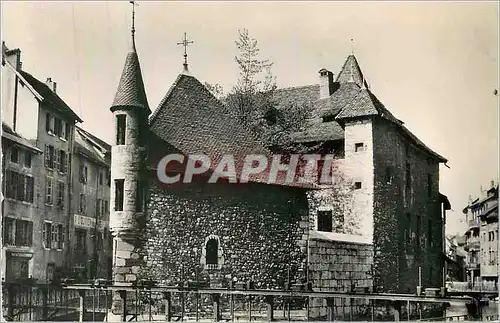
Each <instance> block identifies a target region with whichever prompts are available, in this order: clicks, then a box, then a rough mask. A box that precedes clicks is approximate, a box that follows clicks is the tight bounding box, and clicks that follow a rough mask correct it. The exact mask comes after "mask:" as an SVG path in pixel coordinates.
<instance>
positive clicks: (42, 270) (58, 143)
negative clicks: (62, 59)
mask: <svg viewBox="0 0 500 323" xmlns="http://www.w3.org/2000/svg"><path fill="white" fill-rule="evenodd" d="M56 85H57V84H56V83H55V82H53V81H52V80H51V79H50V78H48V79H47V81H46V82H41V81H39V80H38V79H37V78H35V77H34V76H33V75H31V74H29V73H28V72H26V71H25V70H23V69H22V64H21V51H20V50H19V49H14V50H9V49H8V48H7V46H6V45H5V43H2V119H3V124H2V127H3V130H4V134H3V135H2V147H5V150H4V151H3V161H4V166H5V168H4V170H6V173H5V174H4V175H5V176H4V177H3V178H4V179H5V181H4V182H3V184H4V187H3V189H2V192H3V194H4V196H5V197H6V199H5V201H3V202H2V203H3V204H2V205H3V208H4V211H5V212H2V216H3V219H2V221H3V226H4V228H5V231H4V234H8V236H9V239H8V240H4V248H3V249H2V250H3V251H2V252H3V253H4V255H5V256H7V257H3V258H2V259H5V260H3V263H2V274H3V275H2V277H5V278H6V279H9V275H10V274H9V273H18V274H19V275H22V276H23V277H31V278H33V279H36V280H38V281H41V282H44V281H47V280H52V279H54V278H55V277H57V276H59V277H61V276H70V275H71V273H72V269H73V268H72V267H73V265H72V260H76V259H77V258H73V259H72V258H71V256H72V254H73V253H72V252H71V250H72V249H73V248H74V247H73V245H74V244H75V243H74V242H75V241H76V240H77V239H76V236H75V232H73V228H74V223H75V221H74V219H75V214H77V213H76V212H74V209H73V205H74V204H75V203H76V202H75V200H74V194H73V193H72V192H71V189H70V188H71V187H76V188H79V186H78V185H72V183H74V176H73V174H74V173H75V169H74V167H75V166H74V165H75V160H79V161H80V160H82V157H86V156H88V155H92V154H94V155H99V158H97V159H98V162H99V163H100V164H99V165H100V167H101V170H102V169H106V167H107V169H109V166H106V162H105V158H104V157H101V156H100V154H102V153H101V152H99V149H100V150H101V151H102V150H106V147H107V151H108V154H109V150H110V149H109V148H110V147H109V146H106V145H105V144H103V143H102V142H101V141H100V140H98V139H97V138H95V137H93V136H92V135H90V134H88V133H86V132H84V131H83V130H81V129H80V130H79V132H75V129H76V123H78V122H82V120H81V119H80V118H79V117H78V116H77V115H76V114H75V112H74V111H73V110H72V109H71V108H70V107H69V106H68V105H67V104H66V103H65V102H64V100H62V99H61V98H60V97H59V95H58V94H57V86H56ZM80 133H85V134H84V135H81V134H80ZM75 136H77V139H76V140H77V141H78V143H75ZM13 140H14V141H13ZM88 142H97V145H94V146H96V147H98V149H97V150H95V149H94V148H93V147H94V146H92V144H90V147H91V148H90V150H89V149H87V151H90V154H88V153H87V154H86V151H84V153H83V154H82V153H81V149H80V150H78V157H76V156H75V153H76V152H74V149H76V147H80V146H82V147H87V146H89V144H88ZM103 147H104V148H103ZM30 156H31V157H30ZM89 158H90V159H91V160H92V156H90V157H89ZM107 158H108V160H109V156H108V157H107ZM92 163H93V162H92ZM108 164H109V161H108ZM92 165H94V164H92ZM92 167H94V166H92ZM92 171H93V170H92ZM76 172H77V171H76ZM105 172H106V173H107V171H105ZM92 174H94V173H92ZM92 180H93V179H92ZM13 188H15V189H16V192H15V193H14V192H13V191H12V189H13ZM106 188H107V189H106ZM99 194H100V195H99V199H101V198H102V199H103V200H106V201H109V187H108V186H105V188H104V189H101V190H100V192H99ZM90 196H92V194H90ZM94 202H95V200H91V201H89V203H94ZM104 207H105V205H104V206H103V208H104ZM90 208H91V209H92V210H93V214H95V212H94V209H95V208H94V207H93V206H91V207H90ZM103 210H104V211H105V210H106V209H105V208H104V209H103ZM106 216H107V215H106ZM106 216H105V217H103V218H102V220H103V221H104V222H103V223H105V222H106V221H108V220H107V218H106ZM81 222H82V221H80V222H78V221H77V223H81ZM103 228H104V227H103ZM103 232H106V231H105V230H104V231H103ZM89 236H90V234H89ZM96 237H97V236H96ZM104 244H106V243H104ZM13 248H14V249H15V250H14V249H13ZM16 248H17V249H19V248H21V249H22V250H21V249H19V250H17V249H16ZM11 249H12V250H11ZM109 249H110V248H108V252H109ZM7 251H8V252H7ZM13 255H14V257H17V258H22V259H23V260H20V261H19V262H17V263H14V264H13V265H10V264H9V257H12V256H13ZM105 258H107V257H105ZM26 264H27V265H26ZM26 266H27V268H28V269H27V270H26ZM18 268H22V270H21V269H19V270H18ZM15 277H16V276H12V278H15Z"/></svg>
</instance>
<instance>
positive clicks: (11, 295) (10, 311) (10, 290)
mask: <svg viewBox="0 0 500 323" xmlns="http://www.w3.org/2000/svg"><path fill="white" fill-rule="evenodd" d="M14 300H15V288H14V285H13V284H8V285H7V320H8V321H14Z"/></svg>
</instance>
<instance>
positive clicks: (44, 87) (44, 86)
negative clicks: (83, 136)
mask: <svg viewBox="0 0 500 323" xmlns="http://www.w3.org/2000/svg"><path fill="white" fill-rule="evenodd" d="M19 73H21V75H22V76H23V79H24V80H25V81H26V82H27V83H29V85H30V86H31V87H33V89H34V90H35V91H36V92H37V93H38V94H39V95H40V96H41V97H42V101H45V100H47V101H51V100H50V98H49V97H50V96H52V97H54V98H56V99H57V100H59V101H60V102H52V103H53V104H54V106H55V105H56V103H59V104H62V105H64V108H65V109H67V110H68V111H61V112H63V113H68V112H69V113H70V114H72V115H73V118H74V119H75V120H76V121H78V122H83V120H82V119H81V118H80V117H79V116H78V114H76V112H75V111H73V109H71V107H70V106H69V105H68V104H67V103H66V102H65V101H64V100H63V99H62V98H61V97H60V96H59V94H57V93H56V92H54V91H53V90H52V89H51V88H50V87H49V86H48V85H47V84H46V83H45V82H42V81H40V80H39V79H38V78H36V77H35V76H34V75H33V74H31V73H28V72H26V71H24V70H20V71H19ZM30 78H31V81H32V82H34V83H36V85H35V84H32V83H31V82H30ZM37 86H38V87H40V89H38V90H36V89H35V88H36V87H37ZM41 90H44V91H45V92H46V93H47V94H48V95H44V94H42V93H40V92H41Z"/></svg>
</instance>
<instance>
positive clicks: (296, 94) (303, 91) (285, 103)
mask: <svg viewBox="0 0 500 323" xmlns="http://www.w3.org/2000/svg"><path fill="white" fill-rule="evenodd" d="M318 97H319V85H318V84H314V85H306V86H296V87H289V88H283V89H277V90H276V91H275V92H274V97H273V99H274V100H275V102H276V103H277V108H278V109H286V108H288V107H290V106H292V105H296V106H305V107H308V106H312V105H313V104H314V102H316V101H317V100H318Z"/></svg>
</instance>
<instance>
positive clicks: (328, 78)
mask: <svg viewBox="0 0 500 323" xmlns="http://www.w3.org/2000/svg"><path fill="white" fill-rule="evenodd" d="M332 93H333V73H332V72H330V71H329V70H327V69H324V68H322V69H321V70H320V71H319V98H320V99H324V98H328V97H329V96H330V95H331V94H332Z"/></svg>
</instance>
